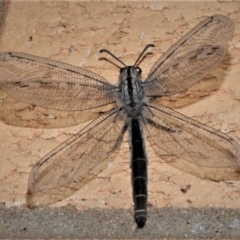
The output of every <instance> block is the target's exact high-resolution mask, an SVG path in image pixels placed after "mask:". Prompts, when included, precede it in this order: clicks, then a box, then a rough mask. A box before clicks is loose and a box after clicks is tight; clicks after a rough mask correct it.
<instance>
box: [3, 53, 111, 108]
mask: <svg viewBox="0 0 240 240" xmlns="http://www.w3.org/2000/svg"><path fill="white" fill-rule="evenodd" d="M0 87H1V88H2V89H3V90H4V91H5V92H7V93H8V94H9V95H10V96H12V97H13V98H15V99H17V100H20V101H23V102H26V103H30V104H34V105H37V106H41V107H45V108H51V109H57V110H86V109H90V108H94V107H99V106H103V105H106V104H110V103H112V102H114V101H115V98H114V96H113V94H112V90H113V89H114V88H115V87H114V86H113V85H111V84H110V83H108V82H107V81H106V80H105V79H104V78H103V77H101V76H99V75H97V74H95V73H92V72H90V71H87V70H84V69H81V68H79V67H75V66H72V65H69V64H66V63H62V62H58V61H54V60H51V59H47V58H41V57H37V56H33V55H28V54H24V53H2V54H0Z"/></svg>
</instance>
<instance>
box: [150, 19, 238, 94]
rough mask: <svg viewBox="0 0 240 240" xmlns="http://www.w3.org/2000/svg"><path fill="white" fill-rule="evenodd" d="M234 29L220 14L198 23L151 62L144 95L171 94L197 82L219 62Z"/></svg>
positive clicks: (229, 21)
mask: <svg viewBox="0 0 240 240" xmlns="http://www.w3.org/2000/svg"><path fill="white" fill-rule="evenodd" d="M233 32H234V23H233V21H232V20H231V19H230V18H228V17H226V16H223V15H214V16H212V17H208V18H207V19H205V20H204V21H203V22H201V23H200V24H198V25H197V26H196V27H195V28H193V29H192V30H191V31H190V32H188V33H187V34H186V35H185V36H184V37H183V38H181V39H180V40H179V41H177V42H176V43H175V44H174V45H173V46H172V47H171V48H170V49H169V50H168V51H167V52H166V53H165V54H164V55H163V56H162V57H161V58H160V59H159V60H158V61H157V62H156V63H155V64H154V65H153V67H152V69H151V70H150V73H149V75H148V77H147V79H146V81H145V93H146V95H147V96H164V95H171V94H175V93H178V92H181V91H183V90H186V89H187V88H189V87H190V86H192V85H194V84H195V83H197V82H198V81H199V80H201V79H202V78H203V77H204V76H205V75H207V73H209V72H210V71H211V70H213V69H214V68H215V67H216V66H217V65H218V64H219V63H220V62H221V61H222V59H223V57H224V56H225V55H226V53H227V50H228V42H229V41H230V40H231V38H232V36H233Z"/></svg>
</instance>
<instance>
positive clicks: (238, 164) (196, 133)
mask: <svg viewBox="0 0 240 240" xmlns="http://www.w3.org/2000/svg"><path fill="white" fill-rule="evenodd" d="M143 119H144V123H145V130H146V132H147V136H148V137H149V139H150V141H151V142H152V147H153V150H154V152H155V153H156V154H157V155H158V156H159V157H160V158H162V159H164V160H165V161H166V162H167V163H168V164H170V165H172V166H173V167H176V168H178V169H180V170H182V171H185V172H188V173H190V174H193V175H195V176H197V177H200V178H203V179H211V180H216V181H220V180H239V179H240V146H239V145H238V143H237V142H236V141H235V140H234V139H233V138H231V137H229V136H227V135H225V134H223V133H221V132H219V131H217V130H215V129H213V128H211V127H208V126H206V125H204V124H201V123H199V122H197V121H195V120H193V119H191V118H188V117H186V116H184V115H182V114H180V113H178V112H175V111H173V110H171V109H169V108H166V107H163V106H160V107H158V108H156V107H154V106H149V105H148V106H147V107H146V108H145V109H144V111H143Z"/></svg>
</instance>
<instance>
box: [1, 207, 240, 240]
mask: <svg viewBox="0 0 240 240" xmlns="http://www.w3.org/2000/svg"><path fill="white" fill-rule="evenodd" d="M0 216H1V217H0V238H18V239H21V238H22V239H23V238H34V239H35V238H59V239H61V238H89V239H92V238H95V239H102V238H105V239H106V238H107V239H113V238H114V239H116V238H118V239H120V238H121V239H124V238H128V239H129V238H147V239H153V238H158V239H159V238H168V239H171V238H178V239H179V238H182V239H185V238H186V239H188V238H190V239H197V238H214V239H221V238H227V239H230V238H236V239H240V210H235V209H224V208H202V209H194V208H191V209H190V208H189V209H180V208H162V209H154V208H152V209H150V210H149V212H148V220H147V223H146V226H145V227H144V228H143V229H137V228H136V223H135V221H134V219H133V211H132V210H123V209H119V210H104V209H90V210H86V211H78V210H76V209H75V208H74V207H72V206H66V207H61V208H50V207H42V208H36V209H28V208H26V207H23V206H21V207H11V208H6V207H5V206H4V205H3V204H0Z"/></svg>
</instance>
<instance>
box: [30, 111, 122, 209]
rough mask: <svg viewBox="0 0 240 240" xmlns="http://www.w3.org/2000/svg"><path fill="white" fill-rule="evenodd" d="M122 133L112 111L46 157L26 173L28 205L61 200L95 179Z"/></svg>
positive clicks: (117, 118) (115, 147)
mask: <svg viewBox="0 0 240 240" xmlns="http://www.w3.org/2000/svg"><path fill="white" fill-rule="evenodd" d="M125 130H126V123H125V121H124V119H122V117H121V114H119V111H118V110H113V111H111V112H109V113H106V114H104V115H103V116H102V117H100V118H98V119H96V120H95V121H93V122H92V123H91V124H89V125H88V126H87V127H85V128H84V129H83V130H82V131H80V132H79V133H77V134H76V135H75V136H73V137H72V138H70V139H69V140H67V141H66V142H64V143H63V144H61V145H60V146H58V147H57V148H55V149H54V150H53V151H52V152H50V153H49V154H47V155H46V156H45V157H44V158H42V159H41V160H40V161H39V162H38V163H37V164H36V165H35V166H34V168H33V170H32V172H31V174H30V177H29V194H28V199H27V202H28V205H29V206H30V207H35V206H39V205H46V204H51V203H54V202H56V201H59V200H62V199H64V198H66V197H68V196H70V195H71V194H73V193H74V192H75V191H77V190H78V189H80V188H81V187H82V186H83V185H85V184H86V183H87V182H89V181H90V180H92V179H93V178H94V177H96V175H97V174H99V173H100V172H101V171H102V170H103V169H104V168H105V167H106V166H107V164H108V157H109V156H110V155H111V154H112V153H113V152H114V151H115V150H116V149H117V148H118V146H119V145H120V143H121V141H122V138H123V134H124V132H125Z"/></svg>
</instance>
